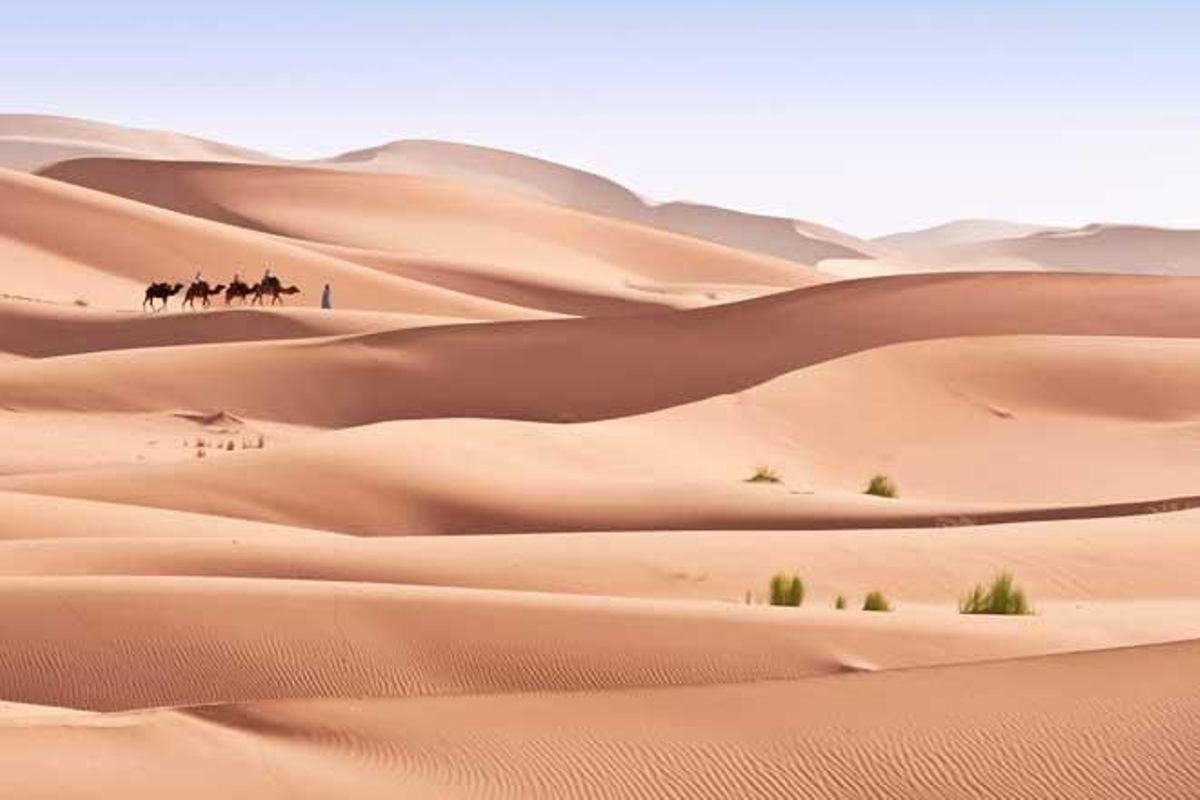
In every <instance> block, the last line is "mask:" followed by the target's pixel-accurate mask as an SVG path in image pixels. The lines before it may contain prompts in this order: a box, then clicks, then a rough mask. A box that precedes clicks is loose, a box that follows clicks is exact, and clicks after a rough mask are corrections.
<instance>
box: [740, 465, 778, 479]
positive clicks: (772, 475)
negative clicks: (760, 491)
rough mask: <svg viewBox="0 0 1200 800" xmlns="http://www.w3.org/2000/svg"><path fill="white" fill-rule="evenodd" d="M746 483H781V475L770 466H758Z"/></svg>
mask: <svg viewBox="0 0 1200 800" xmlns="http://www.w3.org/2000/svg"><path fill="white" fill-rule="evenodd" d="M746 483H783V477H782V476H781V475H780V474H779V473H778V472H776V471H775V470H774V469H772V468H771V467H759V468H758V469H756V470H754V474H753V475H751V476H750V477H749V478H747V479H746Z"/></svg>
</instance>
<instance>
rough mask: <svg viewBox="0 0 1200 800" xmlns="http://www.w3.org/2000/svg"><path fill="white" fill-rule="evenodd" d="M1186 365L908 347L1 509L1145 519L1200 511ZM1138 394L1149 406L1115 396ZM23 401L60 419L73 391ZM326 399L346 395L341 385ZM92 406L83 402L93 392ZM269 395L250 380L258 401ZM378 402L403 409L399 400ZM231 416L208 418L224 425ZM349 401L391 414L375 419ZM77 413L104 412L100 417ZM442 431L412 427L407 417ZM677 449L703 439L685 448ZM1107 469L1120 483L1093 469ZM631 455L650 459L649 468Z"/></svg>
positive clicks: (141, 393)
mask: <svg viewBox="0 0 1200 800" xmlns="http://www.w3.org/2000/svg"><path fill="white" fill-rule="evenodd" d="M341 341H342V342H346V341H347V340H345V339H343V340H341ZM268 346H270V347H279V345H268ZM313 347H314V345H312V344H309V343H305V344H301V345H299V349H298V351H296V352H294V353H292V355H291V357H292V358H304V357H305V356H306V355H309V357H311V355H310V354H311V352H312V348H313ZM210 349H211V348H210ZM218 349H220V348H218ZM241 349H245V347H242V348H241ZM142 353H143V354H144V355H147V356H150V355H153V356H155V357H156V360H158V361H162V360H163V359H169V358H172V357H173V356H172V353H171V352H170V351H142ZM1197 358H1200V343H1198V342H1197V340H1193V339H1181V340H1171V339H1164V340H1152V341H1145V340H1142V339H1117V338H1074V337H1072V338H1065V339H1064V338H1046V337H1016V338H980V339H968V340H938V341H932V342H917V343H909V344H906V345H900V346H896V347H890V348H883V349H875V350H871V351H868V352H866V353H862V354H859V355H856V356H850V357H847V358H844V359H840V360H836V361H832V362H827V363H823V364H819V365H816V366H813V367H811V368H809V369H805V370H800V371H798V372H794V373H790V374H788V375H786V376H784V377H781V378H779V379H776V380H773V381H770V382H767V383H765V384H762V385H759V386H757V387H754V388H752V389H749V390H746V391H744V392H742V393H741V394H738V395H733V396H727V395H723V394H720V393H718V394H719V396H715V397H712V398H711V399H708V400H703V401H700V402H697V403H694V404H691V405H685V406H677V407H674V408H670V409H667V410H664V411H660V412H657V413H652V414H648V415H643V416H635V417H623V418H619V419H611V420H606V421H601V422H596V423H592V424H582V425H556V424H546V423H529V422H513V421H500V420H464V419H459V420H445V419H439V420H429V419H423V420H413V421H409V422H392V423H385V424H382V425H373V426H368V427H365V428H360V429H356V430H351V431H342V432H339V433H333V434H327V435H322V436H320V437H316V438H309V439H305V440H301V441H297V442H294V443H288V441H287V440H286V438H285V439H283V440H281V441H279V442H278V443H277V442H276V441H275V440H274V439H273V440H272V446H271V448H270V449H269V450H263V451H259V450H251V451H238V452H234V453H228V454H227V453H223V452H218V453H216V454H214V455H215V456H216V457H215V458H209V459H204V460H195V459H190V458H189V456H190V455H191V453H190V451H188V450H186V449H180V448H178V447H175V448H174V449H173V451H172V449H171V448H169V447H168V456H167V457H168V458H170V456H171V455H172V454H173V455H174V458H172V459H171V460H170V461H168V463H166V464H154V465H146V466H135V467H123V468H118V469H115V470H107V471H102V470H96V469H93V470H91V471H89V472H86V473H79V472H74V473H63V474H56V475H41V476H26V477H12V478H8V479H0V487H3V488H8V489H19V490H24V491H33V492H40V493H47V494H54V495H65V496H75V497H84V498H90V499H96V500H115V501H118V502H122V503H131V504H135V505H150V506H157V507H164V508H174V509H182V510H189V511H198V512H204V513H216V514H221V515H225V516H235V517H245V518H249V519H258V520H263V521H270V522H276V523H282V524H288V525H297V526H300V527H310V528H322V529H328V530H336V531H342V532H347V533H356V534H370V535H389V534H402V533H403V534H411V533H425V534H429V533H453V532H463V531H466V532H496V533H499V532H514V531H547V530H549V531H554V530H620V529H689V528H693V529H701V528H702V529H727V528H741V529H745V528H750V529H753V528H813V527H817V528H828V527H863V526H888V527H897V526H904V525H944V524H955V523H954V521H955V520H960V519H963V518H967V519H969V520H970V521H971V522H974V523H982V522H997V521H1003V520H1010V519H1038V518H1059V517H1073V516H1079V517H1088V516H1105V515H1112V514H1116V515H1122V514H1131V513H1142V512H1146V511H1150V510H1153V509H1155V508H1158V507H1161V506H1164V505H1165V506H1169V507H1188V506H1190V505H1194V504H1195V503H1197V502H1200V500H1196V499H1194V498H1193V495H1194V486H1195V483H1196V480H1197V477H1198V476H1197V475H1196V472H1195V466H1194V461H1195V459H1194V457H1193V455H1194V454H1193V445H1192V443H1191V439H1190V435H1189V434H1190V432H1191V431H1193V429H1194V427H1195V426H1194V423H1193V422H1192V420H1194V419H1195V418H1196V417H1197V415H1200V406H1198V405H1197V403H1198V402H1200V401H1198V400H1197V398H1198V397H1200V384H1198V381H1200V379H1198V378H1197V377H1196V375H1195V372H1194V371H1190V370H1189V369H1188V368H1187V365H1188V364H1191V363H1193V362H1194V361H1195V360H1196V359H1197ZM110 360H111V359H110ZM217 360H218V361H220V362H223V363H226V364H228V363H229V361H230V359H229V358H228V357H221V358H218V359H217ZM80 361H81V366H82V368H84V370H85V372H84V374H90V375H92V376H95V375H96V371H95V369H94V368H95V365H94V364H89V363H88V362H90V361H94V359H81V360H80ZM323 361H325V362H326V363H328V362H329V361H330V359H328V358H324V359H323ZM39 366H44V365H40V364H30V365H28V366H25V365H18V366H16V367H9V368H7V372H8V373H10V374H11V375H13V382H14V384H21V383H31V384H32V383H35V381H30V380H28V379H25V378H23V377H22V373H23V372H26V371H28V369H29V368H31V367H39ZM51 366H53V365H51ZM58 372H60V373H67V372H68V370H64V369H59V370H58ZM146 374H148V375H157V374H158V372H157V370H153V369H151V370H149V371H148V372H147V373H146ZM109 378H110V380H112V376H109ZM192 380H194V381H196V384H195V385H192V384H190V383H189V382H187V381H182V380H179V379H172V380H171V382H170V385H171V386H173V387H179V389H178V390H179V391H185V390H186V391H191V392H192V393H193V396H194V397H198V396H201V395H202V393H204V392H205V389H204V386H205V384H206V383H208V382H209V380H210V378H209V377H208V376H206V375H205V374H204V373H203V372H198V373H197V374H195V375H194V376H193V377H192ZM1137 381H1149V382H1151V383H1152V384H1153V385H1154V386H1155V387H1156V392H1155V393H1154V394H1142V393H1136V392H1135V393H1129V394H1121V393H1116V392H1113V391H1112V390H1111V385H1112V384H1113V383H1114V382H1115V383H1117V384H1126V385H1134V384H1136V382H1137ZM36 383H38V384H39V385H41V386H42V389H43V391H48V392H53V393H54V396H57V397H61V398H63V402H64V403H65V402H79V401H80V399H79V394H81V393H83V392H84V391H85V389H84V388H83V387H82V386H78V387H76V386H69V385H68V386H66V387H55V386H52V385H51V386H46V385H45V384H44V382H42V381H37V382H36ZM113 383H114V384H119V385H120V386H121V387H122V388H123V389H125V390H127V391H131V392H133V394H134V396H136V397H137V398H140V399H142V400H148V399H152V398H157V397H161V396H162V395H161V390H160V389H156V388H152V387H151V386H150V385H149V384H148V383H147V382H146V381H145V379H139V378H137V377H132V376H130V377H120V378H118V379H116V380H113ZM244 383H245V381H244V380H242V379H239V380H238V381H237V384H238V385H242V384H244ZM280 383H282V384H283V385H286V386H288V391H287V392H286V393H285V394H283V395H282V396H279V397H276V396H273V395H260V397H259V398H258V401H259V402H263V401H266V402H268V403H271V404H272V407H273V409H274V412H275V413H274V414H273V415H265V416H267V417H268V418H276V417H278V416H284V417H286V416H287V410H286V409H285V408H283V407H281V406H280V405H279V403H280V401H281V400H286V401H288V402H289V403H304V404H305V405H306V407H308V408H314V407H315V403H314V401H313V397H314V395H315V392H312V391H305V392H299V391H297V389H298V388H299V387H298V385H297V381H295V380H291V379H288V380H285V381H281V382H280ZM339 383H341V384H344V385H346V386H353V382H352V381H351V380H350V377H349V374H348V375H347V376H346V377H345V378H344V379H341V380H339ZM100 385H101V384H100V383H99V381H95V380H93V391H95V390H96V389H99V387H100ZM276 385H278V384H277V382H276V381H275V380H274V379H273V378H272V376H271V375H269V374H268V375H267V376H266V382H265V383H263V384H261V385H260V386H259V389H260V390H262V389H267V390H269V389H270V388H271V387H274V386H276ZM862 387H870V388H871V391H870V392H864V391H861V388H862ZM377 388H381V387H377ZM856 388H857V389H858V390H859V391H857V392H856V391H855V390H856ZM109 391H112V392H115V391H116V389H115V388H113V389H110V390H109ZM209 394H212V392H211V391H210V392H209ZM435 396H439V397H440V396H441V395H440V394H438V395H435ZM350 397H351V395H347V399H350ZM395 397H396V398H397V399H399V400H400V402H404V401H406V400H407V399H409V398H408V397H407V396H406V393H405V392H404V391H403V390H401V389H400V388H399V387H397V390H396V394H395ZM172 399H174V400H178V401H182V400H184V397H183V395H179V396H177V397H175V398H172ZM230 399H232V398H230V397H229V396H227V395H225V396H221V397H220V399H219V400H214V401H211V402H210V407H218V408H233V409H239V408H240V404H239V403H237V402H235V403H232V404H229V403H225V402H224V401H227V400H230ZM330 399H331V400H333V401H336V399H337V398H330ZM366 399H367V400H368V401H369V402H370V403H371V404H372V407H373V409H375V410H376V411H375V413H377V414H383V413H387V412H386V411H384V405H383V404H384V403H386V402H387V401H388V400H389V399H390V398H381V397H380V396H379V394H378V393H376V394H375V395H371V396H369V397H367V398H366ZM540 399H543V398H541V396H540V395H539V400H540ZM83 402H86V403H88V404H89V405H92V406H94V407H100V406H102V404H103V402H104V398H102V397H88V398H86V399H85V400H83ZM360 408H361V406H360ZM265 409H266V407H263V408H262V409H260V410H265ZM324 411H325V413H327V414H330V415H332V416H329V417H326V418H324V419H309V420H301V421H305V422H310V423H314V422H315V423H323V424H330V423H334V424H344V423H345V421H346V420H347V419H348V418H349V415H350V414H354V413H361V412H355V411H353V410H351V409H344V410H342V411H340V412H339V411H338V409H337V407H336V406H335V405H330V406H327V407H326V408H325V409H324ZM94 413H95V412H93V414H94ZM392 413H394V414H396V415H397V416H401V415H405V414H408V413H411V411H400V410H399V409H397V410H396V411H393V412H392ZM452 413H453V412H452V411H447V410H444V409H443V410H434V409H428V408H427V409H425V410H424V411H423V412H422V413H421V414H420V416H447V415H452ZM343 415H345V416H343ZM97 424H101V425H103V424H104V422H103V418H99V420H98V422H97ZM118 430H121V428H118ZM690 430H704V431H705V432H706V435H705V436H704V437H699V438H692V439H689V437H688V436H687V431H690ZM1181 434H1183V435H1181ZM175 435H176V437H178V435H179V434H178V431H177V430H176V434H175ZM123 436H124V438H125V441H126V444H125V447H126V448H131V447H134V448H136V446H137V436H136V435H130V434H129V433H124V434H123ZM97 438H99V437H97ZM236 439H237V436H236V433H235V434H234V435H233V440H234V441H236ZM1046 448H1049V453H1050V454H1051V455H1048V454H1047V452H1046ZM1114 451H1119V452H1121V453H1122V454H1123V464H1124V466H1125V469H1124V470H1121V471H1117V470H1112V469H1111V468H1110V467H1109V466H1108V464H1107V463H1106V461H1105V459H1104V454H1105V453H1108V452H1114ZM135 452H139V453H140V451H137V450H135ZM647 452H651V453H656V454H657V456H656V458H655V459H653V460H652V461H647V460H646V459H645V457H644V455H643V454H644V453H647ZM155 460H157V459H155ZM180 461H185V462H189V461H190V463H179V462H180ZM130 463H132V459H130ZM763 464H766V465H770V466H772V467H774V468H776V469H777V470H778V471H779V473H780V474H781V476H783V478H784V481H785V482H784V484H783V485H782V486H778V487H775V486H761V485H755V484H750V483H747V482H746V478H748V477H749V476H750V475H752V474H753V472H754V470H755V468H756V467H757V466H760V465H763ZM879 471H884V472H887V473H888V474H891V475H893V476H894V477H895V478H896V479H897V480H899V481H900V482H901V483H902V484H903V486H904V495H903V498H902V499H901V500H897V501H891V502H881V501H879V500H876V499H873V498H865V497H862V496H861V494H860V492H861V489H862V487H863V485H865V483H866V481H867V479H868V478H869V476H870V475H872V474H875V473H876V472H879ZM311 475H327V476H328V477H326V478H325V479H323V480H322V483H321V491H320V492H319V493H315V494H309V493H297V492H295V491H294V487H295V486H298V485H303V484H304V483H305V482H306V481H307V480H310V479H309V477H308V476H311Z"/></svg>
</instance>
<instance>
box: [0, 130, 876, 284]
mask: <svg viewBox="0 0 1200 800" xmlns="http://www.w3.org/2000/svg"><path fill="white" fill-rule="evenodd" d="M82 158H122V159H128V158H134V159H143V160H163V161H205V162H216V163H253V164H292V165H295V166H310V167H323V168H331V169H337V170H347V171H357V172H375V173H382V174H400V175H415V176H425V177H431V178H442V179H449V180H452V181H454V182H456V183H461V184H465V185H472V186H476V187H482V188H488V189H494V190H498V191H500V192H503V193H505V194H510V195H514V196H518V197H524V198H527V199H531V200H537V201H540V202H546V203H554V204H556V205H559V206H564V207H566V208H573V209H576V210H579V211H584V212H587V213H589V214H597V215H600V216H604V217H610V218H615V219H622V220H627V221H629V222H634V223H637V224H639V225H644V226H648V227H654V228H658V229H661V230H665V231H671V232H673V233H678V234H683V235H686V236H691V237H696V238H699V239H704V240H707V241H711V242H716V243H718V244H723V245H727V246H730V247H735V248H739V249H742V250H746V251H749V252H754V253H759V254H762V255H768V256H775V257H778V258H785V259H788V260H791V261H795V262H798V263H801V264H816V263H817V262H819V261H821V260H823V259H826V258H847V259H860V258H870V257H873V256H877V255H880V254H881V252H882V250H881V248H880V247H879V246H878V245H876V244H873V243H871V242H869V241H866V240H863V239H859V238H857V237H855V236H852V235H849V234H846V233H843V232H841V231H836V230H834V229H832V228H828V227H825V226H822V225H818V224H815V223H811V222H804V221H800V220H793V219H787V218H781V217H770V216H764V215H759V214H749V213H745V212H740V211H733V210H730V209H725V208H719V207H716V206H710V205H703V204H698V203H685V202H670V203H652V202H647V201H646V200H644V199H642V198H641V197H639V196H638V195H637V194H635V193H634V192H632V191H630V190H629V189H626V188H625V187H623V186H621V185H619V184H617V183H615V182H613V181H610V180H608V179H606V178H603V177H600V176H598V175H594V174H592V173H589V172H585V171H583V170H578V169H573V168H571V167H567V166H563V165H560V164H555V163H553V162H549V161H545V160H542V159H538V158H533V157H530V156H524V155H520V154H518V153H511V152H506V151H503V150H495V149H491V148H486V147H478V146H473V145H467V144H458V143H453V142H437V141H421V140H405V141H396V142H392V143H389V144H385V145H381V146H377V147H370V148H364V149H361V150H355V151H352V152H348V153H343V154H341V155H338V156H333V157H330V158H324V159H317V160H315V161H308V162H300V161H288V160H287V159H283V158H279V157H277V156H272V155H268V154H266V153H259V152H255V151H251V150H245V149H243V148H238V147H234V146H231V145H226V144H219V143H215V142H208V141H204V140H200V139H195V138H193V137H188V136H183V135H180V134H173V133H166V132H160V131H144V130H139V129H134V128H122V127H119V126H115V125H108V124H105V123H99V122H91V121H87V120H79V119H68V118H63V117H43V116H37V115H16V114H13V115H0V167H3V168H8V169H17V170H22V171H26V172H36V171H39V170H43V169H46V168H49V167H53V166H54V165H56V164H59V163H61V162H64V161H70V160H74V159H82Z"/></svg>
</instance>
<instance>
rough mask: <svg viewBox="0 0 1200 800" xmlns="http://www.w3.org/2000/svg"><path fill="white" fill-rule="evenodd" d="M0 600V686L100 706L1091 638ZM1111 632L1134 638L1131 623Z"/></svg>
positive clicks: (632, 608)
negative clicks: (1, 616) (3, 614)
mask: <svg viewBox="0 0 1200 800" xmlns="http://www.w3.org/2000/svg"><path fill="white" fill-rule="evenodd" d="M0 596H2V597H3V601H4V604H5V608H6V609H7V610H8V611H9V614H8V616H7V618H6V620H5V622H4V628H3V631H4V636H5V642H6V646H5V649H4V651H3V652H2V653H0V664H2V665H3V667H4V669H3V672H2V676H3V677H0V693H2V694H3V696H4V697H6V698H9V699H11V700H13V701H16V702H23V703H33V704H37V705H51V706H65V707H72V708H84V709H90V710H108V711H111V710H123V709H132V708H152V707H159V706H165V705H197V704H204V703H216V702H240V701H246V700H262V699H282V698H301V697H420V696H428V695H445V694H494V693H507V692H540V691H593V690H604V689H615V688H640V687H646V686H663V685H666V686H687V685H699V684H715V683H738V682H751V681H761V680H778V679H792V678H799V677H808V676H814V675H823V674H835V673H839V672H846V671H850V670H855V669H880V668H886V667H900V666H913V665H918V664H922V663H946V662H953V661H963V660H974V659H979V658H987V657H998V656H1001V655H1014V654H1025V655H1028V654H1033V653H1040V652H1047V651H1051V652H1053V651H1066V650H1078V649H1081V648H1085V647H1086V646H1087V642H1089V641H1094V639H1092V638H1090V637H1089V634H1088V632H1087V631H1086V629H1083V630H1078V629H1076V628H1075V626H1071V625H1068V624H1065V620H1060V621H1059V622H1058V623H1055V621H1054V620H1053V619H1052V620H1051V621H1049V622H1046V621H1043V620H1036V621H1032V620H1031V621H1030V622H1029V624H1028V625H1022V626H1008V627H1007V630H1006V632H1005V631H1002V630H996V629H992V630H989V629H987V626H979V625H974V624H971V623H972V620H969V619H963V618H961V617H958V616H955V615H950V616H949V617H946V616H945V615H925V614H920V613H916V612H913V613H910V614H907V615H897V617H895V618H884V617H881V616H879V615H872V614H862V613H858V614H841V615H839V614H837V613H836V612H834V611H833V610H832V609H830V610H826V611H813V612H811V613H808V614H805V615H802V616H801V615H797V614H796V613H795V612H791V611H787V610H781V609H769V608H754V607H747V606H737V605H724V606H721V605H713V604H688V603H667V602H661V601H649V600H628V599H607V598H595V597H590V598H578V597H572V596H568V595H552V596H538V595H534V594H528V593H515V594H508V593H502V592H495V591H480V590H460V589H441V588H427V587H416V588H413V587H403V586H383V585H374V586H371V585H353V584H351V585H347V584H339V583H332V582H312V581H301V582H290V581H282V580H273V581H259V580H251V579H219V578H208V579H182V578H172V579H150V578H145V579H139V580H137V581H130V580H126V579H120V578H114V579H108V578H42V579H37V580H24V579H17V578H13V579H5V580H3V581H0ZM1197 616H1200V615H1197ZM1196 624H1197V619H1193V620H1192V626H1193V629H1194V628H1195V625H1196ZM1131 627H1132V626H1131ZM1127 635H1129V636H1130V637H1131V638H1132V640H1133V641H1139V640H1144V637H1146V636H1147V635H1148V631H1146V630H1145V629H1141V630H1138V629H1136V628H1134V629H1133V630H1130V631H1129V632H1128V633H1127ZM714 640H718V641H721V642H723V647H722V648H721V649H720V650H714V649H713V648H712V647H711V646H710V645H711V642H712V641H714ZM251 665H253V666H251ZM81 676H86V677H85V679H83V680H81Z"/></svg>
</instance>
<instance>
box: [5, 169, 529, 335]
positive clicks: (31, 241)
mask: <svg viewBox="0 0 1200 800" xmlns="http://www.w3.org/2000/svg"><path fill="white" fill-rule="evenodd" d="M0 202H2V203H3V204H4V206H5V209H6V212H5V214H4V215H3V217H2V218H0V258H3V259H4V261H5V263H7V264H11V265H13V268H12V270H11V272H9V273H6V275H5V294H8V295H16V296H21V297H30V298H34V299H40V300H50V301H56V302H60V303H73V302H77V301H78V302H83V303H87V304H89V305H93V306H99V307H106V308H118V309H127V310H140V309H141V306H142V299H143V296H144V295H143V292H144V289H145V287H146V285H148V284H149V283H151V282H152V281H159V280H165V281H168V282H171V281H174V282H190V280H191V279H192V277H193V276H194V275H195V272H196V270H197V269H203V268H207V272H208V274H209V276H210V277H212V278H213V279H214V282H217V281H224V280H227V279H228V277H229V275H231V274H232V272H233V271H234V270H236V269H241V270H243V272H244V273H245V274H246V275H247V276H252V277H254V278H255V279H256V278H257V274H255V273H254V272H253V270H256V269H258V268H260V265H263V264H269V265H273V266H274V267H275V269H276V271H277V272H281V273H282V274H283V275H284V276H285V278H287V279H288V280H289V281H292V282H295V283H298V284H300V285H301V286H302V287H303V288H306V289H307V292H306V293H305V294H303V295H301V296H300V297H298V298H294V299H293V302H302V303H304V304H307V305H313V304H315V303H317V302H319V299H320V298H319V291H320V289H319V287H320V286H321V285H322V284H323V283H324V282H332V283H335V284H336V285H337V287H338V292H339V299H340V300H342V301H343V302H345V303H347V304H350V305H351V307H354V308H360V309H371V310H387V311H401V312H407V313H418V314H430V315H437V316H459V317H468V318H477V319H504V318H510V319H511V318H519V317H522V316H537V315H539V314H538V312H533V311H530V310H527V309H521V308H519V307H515V306H509V305H507V304H501V303H495V302H492V301H489V300H486V299H484V298H477V297H472V296H469V295H464V294H461V293H458V292H452V291H449V290H445V289H442V288H440V287H436V286H429V285H426V284H421V283H417V282H415V281H410V280H407V279H404V278H401V277H397V276H393V275H386V274H383V273H380V272H377V271H375V270H371V269H367V268H364V267H362V266H360V265H358V264H353V263H349V262H345V261H341V260H339V259H336V258H331V257H329V256H325V255H322V254H319V253H315V252H313V251H311V250H308V249H305V248H303V247H296V246H294V245H291V244H288V243H286V242H282V241H278V240H276V239H273V238H271V237H267V236H263V235H261V234H256V233H254V232H251V231H246V230H243V229H240V228H237V227H234V226H230V225H223V224H220V223H215V222H210V221H208V220H204V219H198V218H195V217H189V216H185V215H182V214H177V213H174V212H171V211H167V210H164V209H159V208H154V207H151V206H147V205H143V204H141V203H135V202H133V201H129V200H125V199H122V198H118V197H115V196H113V195H109V194H104V193H101V192H95V191H91V190H88V189H81V188H78V187H74V186H70V185H68V184H65V183H62V182H59V181H53V180H50V179H47V178H39V177H36V176H31V175H23V174H20V173H17V172H10V171H4V170H0ZM214 273H215V274H214ZM181 301H182V295H177V296H176V297H175V298H173V301H172V302H173V305H174V307H175V308H178V307H179V304H180V302H181Z"/></svg>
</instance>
